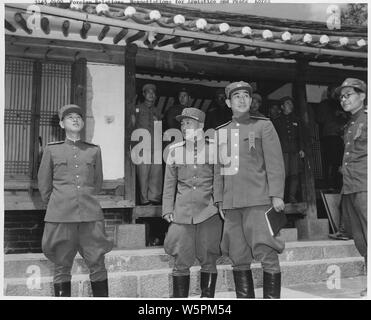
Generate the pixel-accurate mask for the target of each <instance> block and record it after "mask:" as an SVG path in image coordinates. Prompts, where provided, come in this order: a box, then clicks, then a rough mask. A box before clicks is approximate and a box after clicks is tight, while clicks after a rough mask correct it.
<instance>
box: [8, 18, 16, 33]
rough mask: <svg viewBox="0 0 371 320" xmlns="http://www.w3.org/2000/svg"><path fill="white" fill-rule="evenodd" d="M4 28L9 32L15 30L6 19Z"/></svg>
mask: <svg viewBox="0 0 371 320" xmlns="http://www.w3.org/2000/svg"><path fill="white" fill-rule="evenodd" d="M5 29H6V30H8V31H10V32H16V31H17V29H16V28H15V27H14V26H13V25H12V24H11V23H10V22H9V21H8V20H5Z"/></svg>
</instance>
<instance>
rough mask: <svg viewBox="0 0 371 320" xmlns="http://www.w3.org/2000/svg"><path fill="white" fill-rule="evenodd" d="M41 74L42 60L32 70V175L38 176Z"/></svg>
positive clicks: (33, 177) (35, 63)
mask: <svg viewBox="0 0 371 320" xmlns="http://www.w3.org/2000/svg"><path fill="white" fill-rule="evenodd" d="M41 76H42V65H41V62H40V61H35V62H34V63H33V72H32V102H31V103H32V105H31V111H32V112H31V128H30V131H31V134H30V150H29V152H30V175H31V178H32V179H36V177H37V169H38V167H37V166H38V163H37V162H38V157H39V132H40V105H41Z"/></svg>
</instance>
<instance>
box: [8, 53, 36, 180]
mask: <svg viewBox="0 0 371 320" xmlns="http://www.w3.org/2000/svg"><path fill="white" fill-rule="evenodd" d="M32 72H33V61H31V60H16V59H6V63H5V117H4V121H5V122H4V127H5V128H4V131H5V132H4V138H5V139H4V145H5V149H4V156H5V168H4V169H5V174H6V175H24V176H28V175H29V174H30V142H31V112H32V111H31V110H32V85H33V78H32Z"/></svg>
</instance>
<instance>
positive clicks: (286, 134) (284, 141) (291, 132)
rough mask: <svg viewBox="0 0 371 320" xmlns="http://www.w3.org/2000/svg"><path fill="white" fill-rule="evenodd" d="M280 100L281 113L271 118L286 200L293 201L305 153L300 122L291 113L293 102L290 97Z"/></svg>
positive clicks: (294, 200)
mask: <svg viewBox="0 0 371 320" xmlns="http://www.w3.org/2000/svg"><path fill="white" fill-rule="evenodd" d="M280 102H281V109H282V114H281V115H280V116H279V117H278V118H276V119H275V120H273V124H274V127H275V128H276V130H277V133H278V136H279V138H280V142H281V146H282V152H283V159H284V162H285V171H286V190H287V191H288V192H286V193H285V197H286V198H287V201H288V202H291V203H295V202H297V199H296V194H297V191H298V186H299V174H300V171H301V166H300V158H304V155H305V154H304V151H303V149H304V147H303V142H302V140H301V138H300V132H301V122H300V119H299V118H298V117H297V116H295V115H294V113H293V109H294V102H293V100H292V98H291V97H283V98H281V100H280Z"/></svg>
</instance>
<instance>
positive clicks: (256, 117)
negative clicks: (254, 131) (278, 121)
mask: <svg viewBox="0 0 371 320" xmlns="http://www.w3.org/2000/svg"><path fill="white" fill-rule="evenodd" d="M250 118H251V119H259V120H270V119H269V118H267V117H260V116H250Z"/></svg>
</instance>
